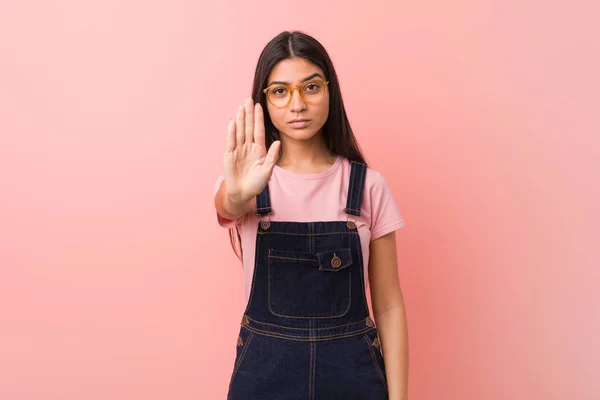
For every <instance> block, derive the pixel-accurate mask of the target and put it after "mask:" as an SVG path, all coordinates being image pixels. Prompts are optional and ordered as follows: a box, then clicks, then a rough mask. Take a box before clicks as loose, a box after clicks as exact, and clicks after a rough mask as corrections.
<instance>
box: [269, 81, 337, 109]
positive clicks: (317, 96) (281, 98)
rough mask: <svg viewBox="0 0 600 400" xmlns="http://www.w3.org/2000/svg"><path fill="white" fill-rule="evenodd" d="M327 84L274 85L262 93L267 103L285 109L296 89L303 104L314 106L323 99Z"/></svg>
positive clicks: (319, 82)
mask: <svg viewBox="0 0 600 400" xmlns="http://www.w3.org/2000/svg"><path fill="white" fill-rule="evenodd" d="M328 84H329V81H321V80H313V81H308V82H304V83H303V84H301V85H292V86H291V85H282V84H275V85H271V86H269V87H267V88H266V89H264V90H263V92H264V93H265V94H266V95H267V99H268V100H269V103H271V104H273V105H274V106H275V107H278V108H283V107H286V106H287V105H288V104H290V102H291V101H292V96H293V95H294V90H295V89H298V94H300V97H301V98H302V100H304V102H306V103H309V104H315V103H318V102H320V101H321V100H322V99H323V95H324V94H325V87H327V85H328Z"/></svg>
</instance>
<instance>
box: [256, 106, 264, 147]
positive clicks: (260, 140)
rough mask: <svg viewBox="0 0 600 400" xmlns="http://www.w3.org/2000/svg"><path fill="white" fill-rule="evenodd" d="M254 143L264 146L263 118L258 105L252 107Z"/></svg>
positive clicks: (261, 110)
mask: <svg viewBox="0 0 600 400" xmlns="http://www.w3.org/2000/svg"><path fill="white" fill-rule="evenodd" d="M254 143H256V144H259V145H262V146H264V145H265V116H264V113H263V108H262V106H261V105H260V103H256V105H255V107H254Z"/></svg>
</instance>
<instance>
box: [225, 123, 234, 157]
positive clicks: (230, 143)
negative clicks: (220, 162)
mask: <svg viewBox="0 0 600 400" xmlns="http://www.w3.org/2000/svg"><path fill="white" fill-rule="evenodd" d="M233 150H235V121H234V120H232V119H230V120H229V126H228V127H227V146H226V147H225V151H228V152H231V151H233Z"/></svg>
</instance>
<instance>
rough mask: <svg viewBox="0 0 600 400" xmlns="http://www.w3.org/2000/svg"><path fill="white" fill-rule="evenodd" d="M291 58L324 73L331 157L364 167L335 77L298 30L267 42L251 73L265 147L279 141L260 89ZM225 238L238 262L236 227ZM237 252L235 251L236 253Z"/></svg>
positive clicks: (325, 135) (325, 133)
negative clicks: (282, 63)
mask: <svg viewBox="0 0 600 400" xmlns="http://www.w3.org/2000/svg"><path fill="white" fill-rule="evenodd" d="M294 57H300V58H304V59H306V60H307V61H310V62H311V63H312V64H314V65H316V66H317V67H319V68H321V69H322V70H323V72H324V73H325V79H326V80H328V81H329V85H328V86H327V87H328V90H329V116H328V117H327V121H326V122H325V125H323V130H322V131H323V139H324V140H325V145H326V146H327V148H328V149H329V150H330V151H331V153H333V154H335V155H339V156H343V157H346V158H347V159H348V160H350V161H357V162H361V163H363V164H367V162H366V161H365V158H364V156H363V154H362V152H361V150H360V147H359V145H358V142H357V140H356V137H355V136H354V133H353V132H352V128H351V127H350V121H348V116H347V115H346V110H345V108H344V102H343V101H342V92H341V90H340V84H339V81H338V77H337V74H336V73H335V69H334V67H333V63H332V62H331V58H329V54H327V51H326V50H325V48H324V47H323V45H321V43H319V42H318V41H317V40H316V39H315V38H313V37H312V36H309V35H307V34H305V33H303V32H299V31H291V32H288V31H285V32H281V33H280V34H279V35H277V36H275V37H274V38H273V39H271V41H270V42H269V43H267V45H266V46H265V48H264V49H263V51H262V53H261V54H260V57H259V59H258V63H257V65H256V71H255V72H254V83H253V86H252V99H253V100H254V103H260V105H261V106H262V108H263V110H264V112H265V113H264V116H265V118H264V119H265V146H266V148H267V149H268V148H269V147H271V144H272V143H273V142H274V141H275V140H279V132H278V131H277V129H276V128H275V126H274V125H273V122H271V117H270V116H269V113H268V111H267V99H266V95H265V94H264V93H263V89H264V88H265V87H266V86H267V79H268V77H269V74H270V73H271V70H272V69H273V67H274V66H275V65H276V64H277V63H278V62H280V61H282V60H285V59H288V58H294ZM246 217H247V216H246ZM229 237H230V240H231V246H232V247H233V250H234V252H235V253H236V255H237V256H238V257H239V258H240V259H242V257H243V250H242V246H241V237H240V233H239V230H238V227H237V226H236V227H234V228H231V229H229ZM237 249H239V252H238V251H237Z"/></svg>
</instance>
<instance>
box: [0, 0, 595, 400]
mask: <svg viewBox="0 0 600 400" xmlns="http://www.w3.org/2000/svg"><path fill="white" fill-rule="evenodd" d="M561 3H562V4H561ZM587 3H588V4H587V7H585V6H586V5H585V4H584V2H578V1H571V2H568V3H563V2H542V1H533V0H521V1H516V0H512V1H507V0H494V1H491V0H488V1H484V0H478V1H475V0H471V1H466V0H462V1H461V0H459V1H453V2H449V1H442V0H437V1H432V0H430V1H425V2H418V4H417V3H415V2H398V1H387V2H382V1H369V2H366V3H365V2H356V4H357V5H352V4H351V3H349V2H348V1H341V0H338V1H330V2H325V1H305V2H302V3H298V2H283V3H282V2H268V1H243V2H242V1H238V2H235V3H234V2H198V1H184V0H172V1H169V2H164V1H163V2H159V1H123V0H103V1H98V0H95V1H93V0H88V1H75V0H70V1H69V0H46V1H32V0H20V1H16V0H8V1H7V0H3V1H2V2H1V3H0V268H1V269H0V398H1V399H7V400H13V399H19V400H21V399H23V400H24V399H27V400H29V399H32V400H33V399H36V400H37V399H45V400H46V399H61V400H67V399H78V400H80V399H86V400H95V399H111V400H120V399H145V400H153V399H180V400H184V399H199V398H201V399H221V398H224V397H225V392H226V390H227V384H228V381H229V376H230V375H229V374H230V372H231V368H232V363H233V358H234V354H235V343H236V339H237V330H238V328H239V319H240V315H241V312H242V308H243V306H244V304H243V301H242V299H243V290H242V271H241V269H240V265H239V264H238V263H237V260H236V258H235V257H234V255H233V253H232V252H231V250H230V246H229V241H228V237H227V231H225V230H223V229H221V228H219V227H218V226H217V223H216V219H215V214H214V209H213V205H212V185H213V184H214V181H215V179H216V177H217V175H218V174H219V173H220V172H221V160H222V154H223V150H224V146H225V135H226V127H227V121H228V119H229V118H231V117H233V116H234V113H235V108H236V106H237V104H239V102H241V101H242V99H243V97H244V96H247V95H248V94H249V92H250V85H251V81H252V76H253V73H254V67H255V63H256V60H257V57H258V54H259V52H260V50H261V49H262V47H263V46H264V45H265V44H266V42H267V41H268V40H269V39H270V38H272V37H273V36H274V35H276V34H277V33H279V32H280V31H281V30H283V29H302V30H305V31H306V32H307V33H310V34H313V35H315V36H316V37H317V38H318V39H319V40H320V41H321V42H322V43H323V44H324V45H325V47H326V48H327V49H328V50H329V52H330V54H331V56H332V58H333V60H334V63H335V65H336V67H337V70H338V73H339V76H340V80H341V84H342V89H343V95H344V99H345V101H346V106H347V109H348V112H349V115H350V118H351V122H352V124H353V127H354V129H355V131H356V135H357V136H358V139H359V141H360V143H361V145H362V147H363V149H364V150H365V153H366V155H367V157H368V161H370V162H371V164H372V166H373V167H374V168H376V169H378V170H379V171H380V172H381V173H382V174H383V175H384V176H385V177H386V179H387V180H388V182H389V184H390V186H391V188H392V191H393V193H394V195H395V196H396V198H397V202H398V204H399V207H400V209H401V212H402V214H403V216H404V218H405V219H406V222H407V226H406V227H405V228H404V229H402V230H401V231H399V232H398V235H397V241H398V248H399V250H398V251H399V255H398V258H399V268H400V271H399V273H400V277H401V282H402V285H403V290H404V296H405V299H406V304H407V313H408V320H409V329H410V333H409V335H410V344H411V349H410V356H411V361H410V363H411V370H410V398H411V399H412V400H417V399H441V398H444V399H462V400H465V399H469V400H471V399H472V400H480V399H486V400H487V399H492V400H496V399H498V400H500V399H502V400H504V399H518V400H521V399H522V400H525V399H527V400H530V399H540V400H541V399H544V400H550V399H585V400H592V399H597V398H599V397H600V380H598V364H599V363H600V347H599V344H598V337H600V317H599V313H598V305H599V304H598V303H599V300H600V294H598V293H599V292H598V282H599V278H600V272H599V269H600V268H599V266H600V255H599V251H598V247H599V246H598V245H599V244H600V243H599V242H600V228H599V227H600V212H599V211H598V203H599V202H600V184H599V181H600V165H599V159H600V151H599V145H600V139H599V133H600V122H599V120H598V109H599V103H600V95H599V94H600V85H599V79H598V71H599V70H600V57H599V54H600V48H599V41H598V37H599V36H600V32H599V31H598V28H597V15H598V12H599V11H600V10H599V9H598V7H597V6H595V7H592V6H590V5H591V4H592V2H591V1H588V2H587ZM209 7H211V8H212V9H210V10H209ZM567 7H569V8H567Z"/></svg>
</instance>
